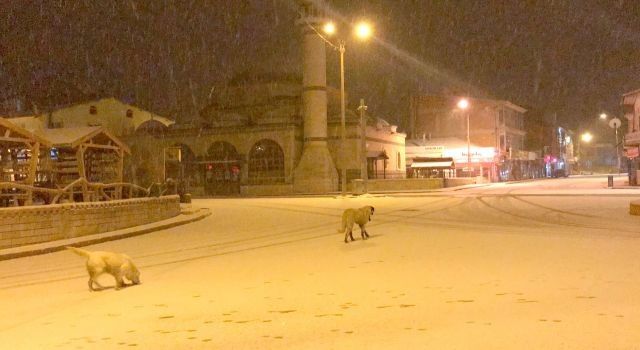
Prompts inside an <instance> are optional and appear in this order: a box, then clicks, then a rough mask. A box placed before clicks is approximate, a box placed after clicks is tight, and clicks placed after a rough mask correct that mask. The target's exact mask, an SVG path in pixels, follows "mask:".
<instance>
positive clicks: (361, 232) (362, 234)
mask: <svg viewBox="0 0 640 350" xmlns="http://www.w3.org/2000/svg"><path fill="white" fill-rule="evenodd" d="M360 236H362V239H363V240H364V239H367V238H369V235H368V234H367V230H365V229H364V225H360Z"/></svg>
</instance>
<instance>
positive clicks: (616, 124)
mask: <svg viewBox="0 0 640 350" xmlns="http://www.w3.org/2000/svg"><path fill="white" fill-rule="evenodd" d="M608 117H609V116H608V115H607V113H601V114H600V119H602V120H607V118H608ZM620 125H622V121H621V120H620V118H617V117H613V118H612V119H611V120H609V127H611V128H613V129H614V130H615V132H616V159H617V165H618V174H620V163H621V161H620V151H619V150H618V128H619V127H620Z"/></svg>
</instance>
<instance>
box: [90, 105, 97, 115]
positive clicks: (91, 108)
mask: <svg viewBox="0 0 640 350" xmlns="http://www.w3.org/2000/svg"><path fill="white" fill-rule="evenodd" d="M89 114H98V107H96V106H90V107H89Z"/></svg>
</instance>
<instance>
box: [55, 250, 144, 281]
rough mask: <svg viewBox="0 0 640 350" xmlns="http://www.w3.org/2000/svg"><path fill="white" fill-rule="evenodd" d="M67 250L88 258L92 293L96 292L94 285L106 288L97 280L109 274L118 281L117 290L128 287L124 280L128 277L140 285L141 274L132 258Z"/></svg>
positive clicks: (123, 255) (96, 252) (110, 253)
mask: <svg viewBox="0 0 640 350" xmlns="http://www.w3.org/2000/svg"><path fill="white" fill-rule="evenodd" d="M67 249H69V250H71V251H73V252H74V253H76V254H78V255H80V256H84V257H86V258H87V272H89V289H90V290H92V291H93V290H96V289H94V288H93V284H94V283H95V284H96V285H97V286H98V287H100V288H101V289H102V288H104V287H102V286H101V285H100V283H98V281H97V280H96V279H97V278H98V276H100V275H101V274H103V273H108V274H110V275H112V276H113V278H115V279H116V289H120V288H122V287H123V286H125V285H126V284H125V283H124V280H123V279H122V278H123V277H126V278H127V279H128V280H129V281H131V282H132V283H133V284H139V283H140V272H139V271H138V269H137V268H136V265H134V264H133V261H131V258H130V257H129V256H127V255H125V254H119V253H112V252H101V251H95V252H90V251H88V250H84V249H80V248H75V247H67Z"/></svg>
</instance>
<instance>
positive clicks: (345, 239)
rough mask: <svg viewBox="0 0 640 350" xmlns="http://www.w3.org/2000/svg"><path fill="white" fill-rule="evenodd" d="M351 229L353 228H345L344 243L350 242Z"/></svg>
mask: <svg viewBox="0 0 640 350" xmlns="http://www.w3.org/2000/svg"><path fill="white" fill-rule="evenodd" d="M350 231H351V230H349V228H348V227H347V228H346V229H345V230H344V243H349V241H348V240H347V237H349V232H350Z"/></svg>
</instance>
